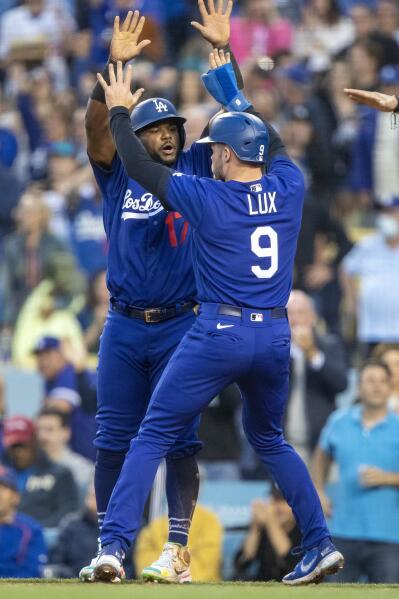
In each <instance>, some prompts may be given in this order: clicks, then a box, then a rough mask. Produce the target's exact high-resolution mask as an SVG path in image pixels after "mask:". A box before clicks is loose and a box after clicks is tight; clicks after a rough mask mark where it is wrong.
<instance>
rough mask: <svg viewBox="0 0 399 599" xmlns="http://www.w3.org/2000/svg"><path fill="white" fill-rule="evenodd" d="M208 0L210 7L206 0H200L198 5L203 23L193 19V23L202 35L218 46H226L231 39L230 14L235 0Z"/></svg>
mask: <svg viewBox="0 0 399 599" xmlns="http://www.w3.org/2000/svg"><path fill="white" fill-rule="evenodd" d="M224 5H225V0H217V6H216V8H215V0H208V8H207V7H206V5H205V1H204V0H198V7H199V10H200V13H201V17H202V24H201V23H198V22H197V21H192V22H191V25H192V26H193V27H194V28H195V29H197V30H198V31H199V32H200V34H201V35H202V37H204V38H205V39H206V40H207V41H208V42H210V43H211V44H212V46H215V47H216V48H224V47H225V46H227V44H228V43H229V40H230V16H231V11H232V10H233V0H228V1H227V4H226V7H225V6H224Z"/></svg>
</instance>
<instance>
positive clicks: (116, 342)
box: [80, 0, 232, 582]
mask: <svg viewBox="0 0 399 599" xmlns="http://www.w3.org/2000/svg"><path fill="white" fill-rule="evenodd" d="M199 7H200V12H201V15H202V19H203V24H201V23H193V25H194V27H196V28H197V29H198V30H200V32H201V34H202V35H203V36H204V38H205V39H207V40H208V41H210V42H211V43H212V44H213V45H215V46H225V45H226V44H227V43H228V39H229V32H230V21H229V17H230V14H231V10H232V1H231V0H229V2H228V3H227V5H226V7H225V8H224V2H223V1H221V0H218V3H217V6H216V8H215V5H214V2H213V0H210V1H209V8H207V7H206V6H205V4H204V2H203V0H199ZM143 25H144V17H141V18H140V15H139V13H138V11H136V12H135V13H134V14H133V13H132V12H129V13H128V15H127V17H126V19H125V20H124V22H123V23H120V21H119V18H118V17H117V18H116V19H115V25H114V33H113V38H112V42H111V51H110V62H109V64H110V66H111V67H113V65H115V64H116V62H115V61H116V60H121V61H122V62H126V61H128V60H131V59H133V58H134V57H135V56H137V55H138V54H140V52H141V50H142V49H143V48H144V47H145V46H146V45H148V44H149V43H150V41H149V40H143V41H139V38H140V34H141V32H142V29H143ZM104 76H105V77H108V68H107V69H106V72H105V73H104ZM139 95H140V94H135V102H134V104H137V100H138V97H139ZM132 106H133V104H132ZM184 122H185V119H184V118H182V117H181V116H179V115H178V114H177V112H176V109H175V107H174V106H173V104H171V102H169V101H168V100H165V99H163V98H152V99H149V100H146V101H145V102H142V103H141V104H139V105H137V106H136V108H135V110H134V111H133V114H132V117H131V123H130V122H129V124H128V128H129V130H130V127H131V126H132V127H133V131H134V132H135V133H136V134H137V135H138V136H139V137H140V139H141V141H142V142H143V144H144V145H145V147H146V149H147V150H148V152H149V154H150V155H151V157H152V158H153V159H154V160H156V161H157V162H158V163H160V164H164V165H167V166H172V165H173V166H174V167H175V168H177V169H178V170H179V171H182V172H184V173H187V174H198V175H201V176H211V170H210V152H209V150H208V147H207V146H205V145H194V146H193V147H192V148H190V149H189V150H188V151H183V147H184V142H185V132H184ZM86 129H87V144H88V154H89V157H90V160H91V163H92V166H93V170H94V174H95V177H96V179H97V182H98V185H99V187H100V189H101V191H102V194H103V197H104V225H105V229H106V233H107V237H108V241H109V258H108V274H107V284H108V289H109V291H110V294H111V308H110V311H109V314H108V317H107V320H106V323H105V327H104V331H103V334H102V337H101V344H100V352H99V368H98V412H97V423H98V433H97V437H96V440H95V445H96V447H97V450H98V452H97V460H96V467H95V490H96V499H97V510H98V519H99V527H100V530H101V525H102V521H103V518H104V515H105V512H106V509H107V506H108V503H109V499H110V497H111V494H112V491H113V488H114V486H115V483H116V481H117V480H118V477H119V474H120V471H121V468H122V464H123V461H124V459H125V454H126V452H127V450H128V449H129V444H130V441H131V439H132V438H133V437H134V436H135V435H136V434H137V432H138V430H139V426H140V424H141V421H142V419H143V417H144V415H145V413H146V410H147V407H148V403H149V399H150V396H151V393H152V392H153V391H154V389H155V386H156V384H157V382H158V380H159V378H160V376H161V374H162V372H163V370H164V368H165V366H166V364H167V362H168V360H169V358H170V357H171V355H172V354H173V352H174V350H175V348H176V347H177V345H178V343H179V342H180V340H181V339H182V337H183V336H184V334H185V333H186V331H187V330H188V329H189V328H190V327H191V325H192V324H193V322H194V319H195V314H194V311H193V308H194V305H195V298H196V287H195V280H194V274H193V267H192V258H191V250H190V245H189V237H190V235H191V233H190V230H189V226H188V222H187V221H186V219H185V218H184V217H182V215H181V214H180V213H179V212H178V211H173V210H172V211H169V212H167V211H166V210H165V209H164V207H163V206H162V204H161V203H160V202H159V200H158V199H157V198H156V197H155V196H154V195H153V193H152V192H151V191H150V190H149V189H148V188H146V187H143V186H141V185H140V184H139V183H137V182H136V181H134V180H132V178H131V177H129V175H128V173H127V172H126V169H125V168H124V165H123V164H122V162H121V160H120V157H119V156H118V155H117V154H116V152H115V144H114V140H113V138H112V135H111V132H110V129H109V123H108V111H107V107H106V105H105V97H104V92H103V90H102V88H101V86H100V85H99V84H97V86H96V87H95V89H94V91H93V93H92V96H91V99H90V101H89V105H88V109H87V115H86ZM132 157H133V159H134V155H132ZM198 425H199V418H198V417H197V416H193V418H192V419H191V421H190V422H189V423H187V426H186V427H185V428H184V430H182V431H181V434H180V435H179V436H178V438H177V439H176V442H175V443H174V444H173V447H171V448H170V449H169V450H168V452H167V456H166V466H167V467H166V470H167V476H166V491H167V499H168V506H169V537H168V543H167V544H166V545H165V548H164V551H163V553H162V555H161V557H160V559H159V560H157V561H156V562H155V563H154V564H152V565H151V566H150V567H149V568H146V569H145V570H144V572H143V575H144V577H146V578H148V579H151V580H161V581H164V582H189V581H190V580H191V575H190V568H189V553H188V551H187V549H186V548H185V547H186V545H187V537H188V532H189V527H190V523H191V518H192V513H193V510H194V507H195V503H196V500H197V495H198V484H199V483H198V467H197V462H196V457H195V455H196V453H197V452H198V450H199V449H200V448H201V443H200V442H199V440H198V438H197V429H198ZM95 564H96V558H94V559H93V560H92V562H91V564H90V565H87V566H85V567H84V568H82V570H81V573H80V579H81V580H82V581H90V582H93V581H94V580H95V579H94V577H93V570H94V566H95ZM119 574H120V575H119V576H118V577H115V578H114V580H115V581H119V580H120V578H121V577H122V576H123V571H122V570H121V571H120V573H119Z"/></svg>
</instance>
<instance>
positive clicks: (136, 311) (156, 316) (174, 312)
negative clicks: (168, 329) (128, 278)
mask: <svg viewBox="0 0 399 599" xmlns="http://www.w3.org/2000/svg"><path fill="white" fill-rule="evenodd" d="M195 305H196V304H195V302H193V301H190V302H184V303H183V304H180V305H176V306H168V307H166V308H147V309H146V310H141V309H140V308H134V307H133V306H127V305H125V304H121V303H120V302H118V301H117V300H115V299H113V298H111V308H112V310H113V311H114V312H119V313H120V314H123V315H124V316H127V317H128V318H137V319H138V320H144V322H146V323H147V324H154V323H157V322H162V321H164V320H170V319H171V318H175V316H179V314H184V313H185V312H190V311H192V310H193V308H194V306H195Z"/></svg>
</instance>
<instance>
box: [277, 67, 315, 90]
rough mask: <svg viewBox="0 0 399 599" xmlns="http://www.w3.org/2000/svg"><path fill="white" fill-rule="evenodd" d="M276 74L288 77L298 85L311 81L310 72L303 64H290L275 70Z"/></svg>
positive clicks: (284, 77)
mask: <svg viewBox="0 0 399 599" xmlns="http://www.w3.org/2000/svg"><path fill="white" fill-rule="evenodd" d="M277 75H278V76H279V77H281V78H283V79H289V80H290V81H293V82H294V83H297V84H299V85H308V84H309V83H311V81H312V74H311V72H310V71H309V69H308V68H307V67H306V66H305V65H303V64H292V65H290V66H288V67H282V68H281V69H278V70H277Z"/></svg>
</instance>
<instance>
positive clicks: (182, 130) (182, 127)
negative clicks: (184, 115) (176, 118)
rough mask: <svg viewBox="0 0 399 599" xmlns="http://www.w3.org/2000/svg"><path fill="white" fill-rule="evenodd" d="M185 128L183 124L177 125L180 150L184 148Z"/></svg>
mask: <svg viewBox="0 0 399 599" xmlns="http://www.w3.org/2000/svg"><path fill="white" fill-rule="evenodd" d="M186 137H187V135H186V130H185V128H184V125H180V126H179V138H180V150H184V146H185V145H186Z"/></svg>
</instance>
